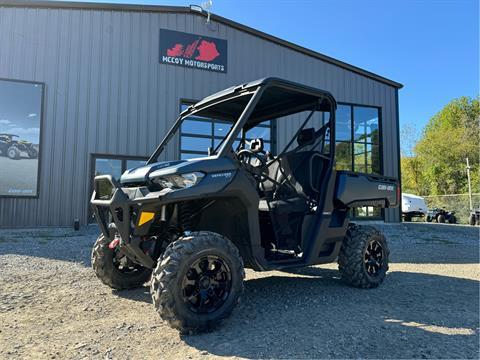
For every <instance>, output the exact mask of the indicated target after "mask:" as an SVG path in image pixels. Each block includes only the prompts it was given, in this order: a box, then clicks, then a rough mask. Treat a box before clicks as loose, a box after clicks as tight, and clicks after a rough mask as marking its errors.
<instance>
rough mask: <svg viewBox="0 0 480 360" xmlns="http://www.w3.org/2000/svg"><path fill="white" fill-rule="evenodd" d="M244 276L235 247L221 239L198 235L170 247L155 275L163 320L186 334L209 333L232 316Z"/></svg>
mask: <svg viewBox="0 0 480 360" xmlns="http://www.w3.org/2000/svg"><path fill="white" fill-rule="evenodd" d="M244 277H245V271H244V269H243V261H242V258H241V257H240V254H239V252H238V249H237V248H236V246H235V245H234V244H233V243H232V242H231V241H229V240H228V239H226V238H224V237H223V236H221V235H218V234H215V233H212V232H207V231H201V232H193V233H191V234H189V235H188V236H184V237H181V238H179V239H178V240H176V241H175V242H173V243H171V244H170V245H169V246H168V247H167V249H166V250H165V253H164V255H163V256H162V260H161V261H159V262H158V264H157V267H156V269H155V270H154V272H153V275H152V282H151V287H150V293H151V295H152V300H153V305H154V306H155V309H156V310H157V312H158V313H159V315H160V317H161V318H162V319H163V320H165V321H167V322H168V323H169V324H170V326H171V327H173V328H175V329H178V330H180V331H181V332H182V333H187V332H196V331H206V330H210V329H211V328H213V327H215V326H216V325H217V324H218V323H219V322H220V321H221V320H223V319H225V318H226V317H228V316H229V315H230V313H231V312H232V310H233V308H234V307H235V305H236V304H237V303H238V301H239V298H240V296H241V294H242V293H243V279H244Z"/></svg>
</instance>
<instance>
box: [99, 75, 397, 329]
mask: <svg viewBox="0 0 480 360" xmlns="http://www.w3.org/2000/svg"><path fill="white" fill-rule="evenodd" d="M335 109H336V102H335V100H334V98H333V97H332V95H330V94H329V93H328V92H325V91H321V90H318V89H315V88H311V87H307V86H304V85H300V84H296V83H292V82H289V81H286V80H281V79H275V78H268V79H262V80H257V81H254V82H250V83H247V84H243V85H240V86H235V87H232V88H229V89H226V90H223V91H221V92H218V93H216V94H214V95H211V96H209V97H207V98H205V99H203V100H202V101H200V102H198V103H197V104H195V105H192V106H190V107H189V108H188V109H186V110H185V111H183V112H182V113H181V114H180V116H179V118H178V119H177V121H176V122H175V124H174V125H173V127H172V129H171V130H170V131H169V132H168V134H167V135H166V136H165V138H164V140H163V141H162V142H161V143H160V145H159V146H158V148H157V149H156V150H155V152H154V153H153V155H152V156H151V157H150V159H149V160H148V162H147V165H146V166H142V167H138V168H134V169H131V170H127V171H126V172H125V173H124V174H123V175H122V176H121V178H120V179H119V181H116V180H115V179H113V178H112V177H111V176H97V177H96V178H95V182H94V193H93V195H92V200H91V203H92V206H93V209H94V212H95V215H96V218H97V221H98V223H99V225H100V228H101V231H102V234H101V235H100V237H99V238H98V240H97V242H96V243H95V245H94V248H93V251H92V266H93V269H94V270H95V272H96V274H97V276H98V277H99V278H100V280H101V281H102V282H104V283H105V284H107V285H109V286H111V287H112V288H115V289H125V288H132V287H136V286H141V285H142V284H144V283H145V282H146V281H148V280H149V279H150V278H151V287H150V291H151V295H152V299H153V304H154V306H155V308H156V310H157V311H158V312H159V314H160V316H161V318H162V319H164V320H166V321H167V322H168V323H169V324H170V325H171V326H173V327H175V328H177V329H179V330H181V331H195V330H206V329H209V328H211V327H213V326H214V325H215V324H217V323H218V322H219V321H220V320H221V319H223V318H225V317H227V316H228V315H229V314H230V312H231V311H232V310H233V308H234V306H235V304H236V303H237V302H238V300H239V297H240V295H241V294H242V292H243V279H244V267H248V268H252V269H254V270H257V271H264V270H272V269H286V268H294V267H301V266H309V265H314V264H323V263H329V262H333V261H335V260H336V259H337V258H338V265H339V269H340V274H341V276H342V278H343V279H345V280H346V281H347V282H348V283H350V284H352V285H354V286H357V287H361V288H373V287H376V286H378V285H379V284H380V283H381V282H382V281H383V280H384V278H385V274H386V272H387V270H388V257H389V250H388V247H387V243H386V241H385V238H384V236H383V235H382V234H381V233H379V232H378V231H376V230H375V229H374V228H372V227H370V226H358V225H354V224H350V225H349V220H348V210H349V209H350V208H352V207H357V206H376V207H382V208H385V207H390V206H397V204H398V202H399V200H398V199H399V194H400V193H399V186H398V181H397V180H396V179H393V178H388V177H384V176H378V175H373V174H371V175H367V174H359V173H353V172H348V171H336V170H335V166H334V165H335V141H333V140H332V141H331V139H335ZM199 118H208V119H216V120H215V121H222V122H223V124H222V125H225V126H224V127H226V128H229V132H228V134H227V135H226V136H225V137H224V138H223V139H222V140H221V141H220V143H219V144H218V146H217V147H216V148H215V149H213V148H209V149H208V156H206V157H201V158H197V159H190V160H176V161H159V158H164V157H165V154H164V153H165V152H166V151H165V150H166V149H171V150H169V151H172V149H174V148H173V146H175V144H176V142H175V141H172V143H173V145H169V144H170V143H171V140H172V139H174V138H175V136H176V135H175V134H176V133H177V131H178V130H179V129H180V127H181V125H182V123H185V122H186V121H190V122H191V123H190V124H189V125H192V124H194V123H193V122H192V121H196V119H197V121H198V119H199ZM265 121H272V122H274V123H276V126H277V127H280V126H283V127H287V128H296V129H298V130H297V131H296V132H295V134H293V137H292V139H291V140H290V141H288V143H287V144H286V146H285V147H284V149H283V150H282V151H280V152H279V153H278V155H276V156H274V155H272V154H271V153H270V152H268V151H265V146H264V145H265V144H264V141H263V139H262V138H253V139H252V136H251V134H252V133H255V131H250V130H251V129H254V128H255V127H256V126H257V125H258V124H260V123H262V122H265ZM375 131H378V130H375ZM257 133H258V132H257ZM168 146H170V148H169V147H168ZM199 150H205V151H206V150H207V149H199Z"/></svg>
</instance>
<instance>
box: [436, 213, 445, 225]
mask: <svg viewBox="0 0 480 360" xmlns="http://www.w3.org/2000/svg"><path fill="white" fill-rule="evenodd" d="M437 223H439V224H445V215H442V214H440V215H438V216H437Z"/></svg>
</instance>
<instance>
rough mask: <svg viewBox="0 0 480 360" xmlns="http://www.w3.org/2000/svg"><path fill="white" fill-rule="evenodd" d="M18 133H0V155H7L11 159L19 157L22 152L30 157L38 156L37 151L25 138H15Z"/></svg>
mask: <svg viewBox="0 0 480 360" xmlns="http://www.w3.org/2000/svg"><path fill="white" fill-rule="evenodd" d="M16 138H18V135H13V134H0V155H3V156H7V157H9V158H10V159H12V160H18V159H20V156H21V154H22V152H24V153H26V154H27V155H28V157H29V158H30V159H36V158H37V157H38V151H37V149H35V147H34V146H33V144H32V143H31V142H29V141H26V140H16Z"/></svg>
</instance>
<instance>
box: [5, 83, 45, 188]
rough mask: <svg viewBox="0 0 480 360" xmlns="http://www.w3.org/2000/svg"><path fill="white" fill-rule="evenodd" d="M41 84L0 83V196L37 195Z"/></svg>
mask: <svg viewBox="0 0 480 360" xmlns="http://www.w3.org/2000/svg"><path fill="white" fill-rule="evenodd" d="M42 97H43V84H39V83H30V82H25V81H13V80H0V197H2V196H18V197H35V196H38V170H39V166H38V165H39V161H38V159H39V154H40V148H41V144H40V129H41V121H42Z"/></svg>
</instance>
